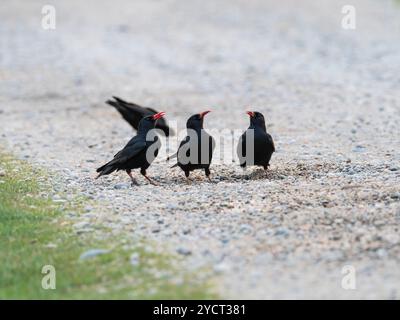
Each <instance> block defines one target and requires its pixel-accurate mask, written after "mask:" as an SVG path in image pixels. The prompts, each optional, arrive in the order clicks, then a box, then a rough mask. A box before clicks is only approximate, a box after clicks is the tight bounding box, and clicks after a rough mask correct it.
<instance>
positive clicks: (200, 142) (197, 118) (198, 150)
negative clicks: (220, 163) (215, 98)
mask: <svg viewBox="0 0 400 320" xmlns="http://www.w3.org/2000/svg"><path fill="white" fill-rule="evenodd" d="M209 112H210V111H205V112H202V113H199V114H195V115H193V116H191V117H190V118H189V119H188V121H187V122H186V129H187V136H186V137H185V139H183V140H182V142H181V143H180V145H179V148H178V151H177V152H176V153H175V154H174V155H172V156H170V157H169V158H168V160H169V159H172V158H175V157H176V158H177V163H176V164H175V165H173V166H172V168H173V167H176V166H178V167H180V168H181V169H182V170H183V171H184V173H185V176H186V178H189V174H190V172H191V171H193V170H198V169H201V170H204V173H205V175H206V177H207V178H208V179H209V180H210V173H211V172H210V164H211V160H212V155H213V152H214V148H215V140H214V138H213V137H212V136H210V135H209V134H208V133H207V132H206V131H205V130H204V128H203V122H204V116H205V115H206V114H207V113H209Z"/></svg>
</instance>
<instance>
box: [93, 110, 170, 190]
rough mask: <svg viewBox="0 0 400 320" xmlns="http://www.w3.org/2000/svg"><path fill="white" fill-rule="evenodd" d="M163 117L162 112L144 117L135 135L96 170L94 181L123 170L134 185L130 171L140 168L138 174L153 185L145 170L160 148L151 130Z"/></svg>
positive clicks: (157, 139) (134, 181)
mask: <svg viewBox="0 0 400 320" xmlns="http://www.w3.org/2000/svg"><path fill="white" fill-rule="evenodd" d="M163 116H164V112H159V113H156V114H154V115H150V116H145V117H144V118H143V119H142V120H140V122H139V125H138V132H137V135H136V136H135V137H133V138H132V139H131V140H130V141H129V142H128V144H127V145H126V146H125V147H124V148H123V149H122V150H121V151H119V152H118V153H117V154H116V155H115V156H114V159H112V160H111V161H109V162H107V163H106V164H105V165H103V166H101V167H100V168H98V169H97V172H99V175H98V176H97V177H96V179H97V178H99V177H101V176H103V175H107V174H110V173H112V172H114V171H119V170H125V171H126V173H127V174H128V175H129V177H130V178H131V181H132V185H136V184H137V182H136V180H135V179H134V178H133V176H132V172H131V171H132V169H138V168H140V173H141V174H142V175H143V176H144V177H145V178H146V179H147V180H148V181H149V182H150V183H151V184H155V183H154V182H153V181H152V180H151V179H150V178H149V177H147V175H146V169H147V168H148V167H149V166H150V164H151V163H152V162H153V161H154V159H155V158H156V157H157V155H158V150H159V149H160V147H161V142H160V139H159V138H158V136H157V135H156V134H155V132H151V130H152V129H154V127H155V125H156V122H157V120H158V119H160V118H161V117H163ZM150 148H151V149H150Z"/></svg>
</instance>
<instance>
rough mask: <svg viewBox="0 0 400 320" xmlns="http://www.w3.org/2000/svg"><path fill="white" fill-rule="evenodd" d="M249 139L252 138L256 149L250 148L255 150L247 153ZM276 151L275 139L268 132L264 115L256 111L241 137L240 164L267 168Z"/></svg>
mask: <svg viewBox="0 0 400 320" xmlns="http://www.w3.org/2000/svg"><path fill="white" fill-rule="evenodd" d="M250 130H251V132H250ZM248 139H252V141H251V142H252V143H253V145H254V149H252V148H249V150H252V151H253V152H252V153H250V154H247V151H246V147H248V145H247V144H248V143H249V141H248ZM274 152H275V145H274V141H273V139H272V137H271V135H270V134H268V133H267V130H266V126H265V120H264V116H263V115H262V114H261V113H259V112H254V116H251V117H250V126H249V128H248V129H247V130H246V131H245V132H244V133H243V135H242V136H241V137H240V139H239V143H238V146H237V155H238V158H239V163H240V166H241V167H246V166H248V165H255V166H262V167H264V169H267V168H268V166H269V162H270V160H271V157H272V154H273V153H274Z"/></svg>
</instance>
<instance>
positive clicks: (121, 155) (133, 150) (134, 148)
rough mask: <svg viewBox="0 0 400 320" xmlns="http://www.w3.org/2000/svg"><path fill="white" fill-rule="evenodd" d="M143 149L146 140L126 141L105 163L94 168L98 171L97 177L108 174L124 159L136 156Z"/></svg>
mask: <svg viewBox="0 0 400 320" xmlns="http://www.w3.org/2000/svg"><path fill="white" fill-rule="evenodd" d="M132 140H133V139H132ZM132 140H131V141H132ZM143 150H146V142H145V141H143V140H136V142H135V143H128V144H127V145H126V146H125V148H123V149H122V150H121V151H119V152H118V153H117V154H116V155H115V156H114V159H112V160H111V161H109V162H107V163H106V164H105V165H103V166H101V167H100V168H98V169H97V170H96V171H97V172H99V173H100V174H99V175H98V176H97V178H98V177H100V176H102V175H105V174H110V173H111V172H113V171H115V170H117V169H118V168H120V166H121V165H123V164H124V163H125V162H126V161H128V160H130V159H132V158H133V157H135V156H137V155H138V154H139V153H140V152H141V151H143Z"/></svg>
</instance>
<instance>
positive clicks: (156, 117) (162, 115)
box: [153, 111, 165, 120]
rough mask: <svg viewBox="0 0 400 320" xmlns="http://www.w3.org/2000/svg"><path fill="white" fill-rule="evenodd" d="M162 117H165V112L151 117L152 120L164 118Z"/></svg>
mask: <svg viewBox="0 0 400 320" xmlns="http://www.w3.org/2000/svg"><path fill="white" fill-rule="evenodd" d="M164 115H165V112H164V111H161V112H159V113H156V114H155V115H153V120H158V119H160V118H162V117H164Z"/></svg>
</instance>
